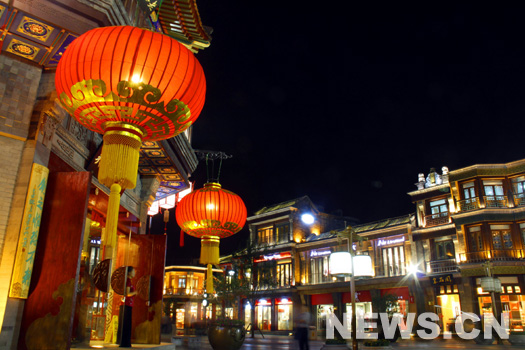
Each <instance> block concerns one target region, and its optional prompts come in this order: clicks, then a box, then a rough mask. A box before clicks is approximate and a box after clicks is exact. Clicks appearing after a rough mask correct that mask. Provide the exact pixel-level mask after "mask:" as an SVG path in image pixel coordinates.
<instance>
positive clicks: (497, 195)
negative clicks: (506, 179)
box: [483, 180, 507, 208]
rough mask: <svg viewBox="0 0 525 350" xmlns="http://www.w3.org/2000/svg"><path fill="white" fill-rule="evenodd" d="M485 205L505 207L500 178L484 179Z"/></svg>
mask: <svg viewBox="0 0 525 350" xmlns="http://www.w3.org/2000/svg"><path fill="white" fill-rule="evenodd" d="M483 190H484V191H485V206H486V207H487V208H499V207H506V206H507V201H506V198H505V196H504V195H503V183H502V181H501V180H484V181H483Z"/></svg>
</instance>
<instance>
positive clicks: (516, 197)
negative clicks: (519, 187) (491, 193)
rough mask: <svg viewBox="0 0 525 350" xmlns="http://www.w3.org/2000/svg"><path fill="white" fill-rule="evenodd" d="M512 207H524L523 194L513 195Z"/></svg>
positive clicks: (524, 194)
mask: <svg viewBox="0 0 525 350" xmlns="http://www.w3.org/2000/svg"><path fill="white" fill-rule="evenodd" d="M514 205H515V206H516V207H524V206H525V193H515V194H514Z"/></svg>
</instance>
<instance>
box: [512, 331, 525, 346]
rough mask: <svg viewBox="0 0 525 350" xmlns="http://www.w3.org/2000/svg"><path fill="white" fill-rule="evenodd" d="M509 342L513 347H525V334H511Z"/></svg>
mask: <svg viewBox="0 0 525 350" xmlns="http://www.w3.org/2000/svg"><path fill="white" fill-rule="evenodd" d="M509 342H510V343H511V344H512V345H521V346H525V333H523V332H520V333H510V334H509Z"/></svg>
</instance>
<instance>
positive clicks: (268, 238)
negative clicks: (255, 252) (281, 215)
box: [257, 226, 273, 244]
mask: <svg viewBox="0 0 525 350" xmlns="http://www.w3.org/2000/svg"><path fill="white" fill-rule="evenodd" d="M272 236H273V226H267V227H262V228H259V229H257V243H259V244H270V243H273V242H272Z"/></svg>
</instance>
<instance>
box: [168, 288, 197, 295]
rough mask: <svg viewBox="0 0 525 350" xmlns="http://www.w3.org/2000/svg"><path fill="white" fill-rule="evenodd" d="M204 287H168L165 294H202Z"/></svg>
mask: <svg viewBox="0 0 525 350" xmlns="http://www.w3.org/2000/svg"><path fill="white" fill-rule="evenodd" d="M202 294H204V289H195V288H166V289H165V290H164V295H202Z"/></svg>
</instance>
